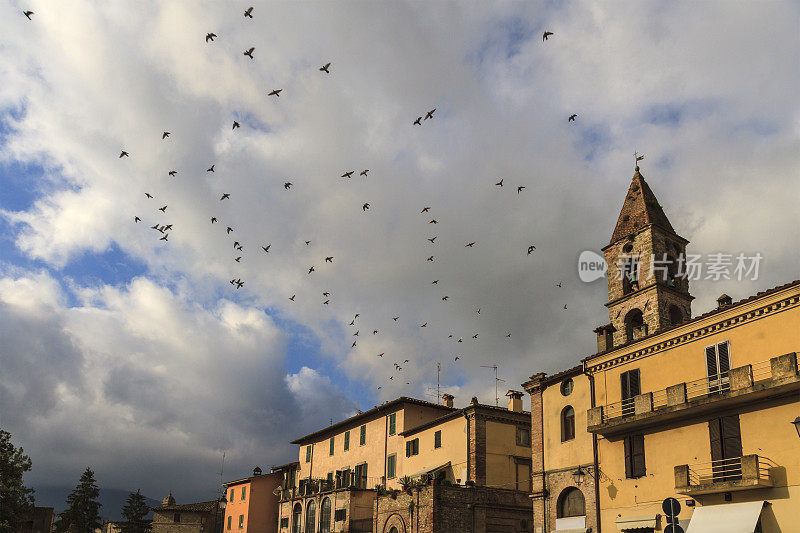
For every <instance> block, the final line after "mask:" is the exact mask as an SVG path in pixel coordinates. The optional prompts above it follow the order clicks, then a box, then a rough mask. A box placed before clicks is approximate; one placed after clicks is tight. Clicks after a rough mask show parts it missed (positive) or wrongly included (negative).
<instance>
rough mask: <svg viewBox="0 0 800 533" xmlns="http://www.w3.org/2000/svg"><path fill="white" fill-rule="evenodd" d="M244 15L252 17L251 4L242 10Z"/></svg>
mask: <svg viewBox="0 0 800 533" xmlns="http://www.w3.org/2000/svg"><path fill="white" fill-rule="evenodd" d="M244 16H245V17H248V18H253V8H252V6H251V7H248V8H247V9H246V10H245V11H244Z"/></svg>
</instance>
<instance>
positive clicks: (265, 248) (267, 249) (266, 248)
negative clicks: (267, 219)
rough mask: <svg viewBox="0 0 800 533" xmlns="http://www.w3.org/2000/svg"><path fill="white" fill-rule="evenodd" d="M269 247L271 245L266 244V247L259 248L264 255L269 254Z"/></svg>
mask: <svg viewBox="0 0 800 533" xmlns="http://www.w3.org/2000/svg"><path fill="white" fill-rule="evenodd" d="M271 247H272V245H271V244H268V245H266V246H262V247H261V249H262V250H264V252H265V253H269V249H270V248H271Z"/></svg>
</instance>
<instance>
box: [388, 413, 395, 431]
mask: <svg viewBox="0 0 800 533" xmlns="http://www.w3.org/2000/svg"><path fill="white" fill-rule="evenodd" d="M396 431H397V413H392V414H390V415H389V435H394V434H395V432H396Z"/></svg>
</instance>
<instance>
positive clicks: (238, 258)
mask: <svg viewBox="0 0 800 533" xmlns="http://www.w3.org/2000/svg"><path fill="white" fill-rule="evenodd" d="M234 261H236V262H237V263H240V262H241V261H242V256H241V255H240V256H239V257H237V258H236V259H234Z"/></svg>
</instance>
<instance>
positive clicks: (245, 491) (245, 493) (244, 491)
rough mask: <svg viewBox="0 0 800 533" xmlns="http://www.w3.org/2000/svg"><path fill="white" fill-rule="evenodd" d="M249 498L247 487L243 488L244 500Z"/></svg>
mask: <svg viewBox="0 0 800 533" xmlns="http://www.w3.org/2000/svg"><path fill="white" fill-rule="evenodd" d="M246 497H247V487H242V499H243V500H244V499H245V498H246Z"/></svg>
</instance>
